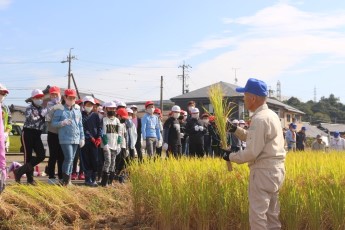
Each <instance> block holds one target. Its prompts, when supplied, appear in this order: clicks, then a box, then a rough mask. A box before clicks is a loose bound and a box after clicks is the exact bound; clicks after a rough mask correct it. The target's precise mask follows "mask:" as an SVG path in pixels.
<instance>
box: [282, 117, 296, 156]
mask: <svg viewBox="0 0 345 230" xmlns="http://www.w3.org/2000/svg"><path fill="white" fill-rule="evenodd" d="M296 129H297V125H296V124H294V123H291V124H290V125H289V129H288V131H286V137H285V138H286V144H287V147H288V151H293V152H295V151H296Z"/></svg>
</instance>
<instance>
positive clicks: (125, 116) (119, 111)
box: [116, 108, 128, 119]
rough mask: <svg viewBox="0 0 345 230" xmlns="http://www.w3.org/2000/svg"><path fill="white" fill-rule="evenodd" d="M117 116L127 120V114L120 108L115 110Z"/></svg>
mask: <svg viewBox="0 0 345 230" xmlns="http://www.w3.org/2000/svg"><path fill="white" fill-rule="evenodd" d="M116 113H117V115H120V116H121V117H122V118H125V119H128V112H127V110H126V109H125V108H120V109H118V110H116Z"/></svg>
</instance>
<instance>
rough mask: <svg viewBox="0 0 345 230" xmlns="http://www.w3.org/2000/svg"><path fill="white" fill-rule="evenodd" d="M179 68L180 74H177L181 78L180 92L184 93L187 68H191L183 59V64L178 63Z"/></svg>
mask: <svg viewBox="0 0 345 230" xmlns="http://www.w3.org/2000/svg"><path fill="white" fill-rule="evenodd" d="M179 68H182V75H178V76H179V77H181V78H182V94H185V92H186V91H185V89H184V88H185V86H186V80H187V78H188V77H189V76H188V74H187V73H186V72H188V68H192V67H191V66H190V65H186V64H185V63H184V61H183V65H180V66H179Z"/></svg>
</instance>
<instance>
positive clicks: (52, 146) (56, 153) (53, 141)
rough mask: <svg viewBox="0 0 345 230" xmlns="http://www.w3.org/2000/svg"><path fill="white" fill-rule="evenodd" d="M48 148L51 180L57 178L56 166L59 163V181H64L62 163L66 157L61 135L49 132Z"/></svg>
mask: <svg viewBox="0 0 345 230" xmlns="http://www.w3.org/2000/svg"><path fill="white" fill-rule="evenodd" d="M48 147H49V160H48V176H49V178H55V165H56V162H57V167H58V177H59V179H62V163H63V159H64V156H63V152H62V149H61V146H60V142H59V135H58V134H57V133H52V132H48Z"/></svg>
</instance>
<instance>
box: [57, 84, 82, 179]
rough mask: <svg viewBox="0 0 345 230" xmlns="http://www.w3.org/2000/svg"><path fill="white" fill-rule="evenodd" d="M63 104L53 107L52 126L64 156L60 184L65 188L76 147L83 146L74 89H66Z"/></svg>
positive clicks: (79, 116)
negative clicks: (56, 133)
mask: <svg viewBox="0 0 345 230" xmlns="http://www.w3.org/2000/svg"><path fill="white" fill-rule="evenodd" d="M64 94H65V104H64V105H62V104H58V105H55V106H54V107H55V108H54V109H55V112H54V115H53V119H52V126H54V127H57V128H59V130H58V135H59V142H60V145H61V149H62V152H63V155H64V161H63V163H62V183H63V185H64V186H67V185H69V184H70V183H71V174H72V169H73V160H74V157H75V153H76V151H77V148H78V145H79V146H80V148H82V147H83V146H84V145H85V137H84V131H83V124H82V116H81V112H80V107H79V105H76V104H75V100H76V96H77V93H76V91H75V90H74V89H66V90H65V92H64Z"/></svg>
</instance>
